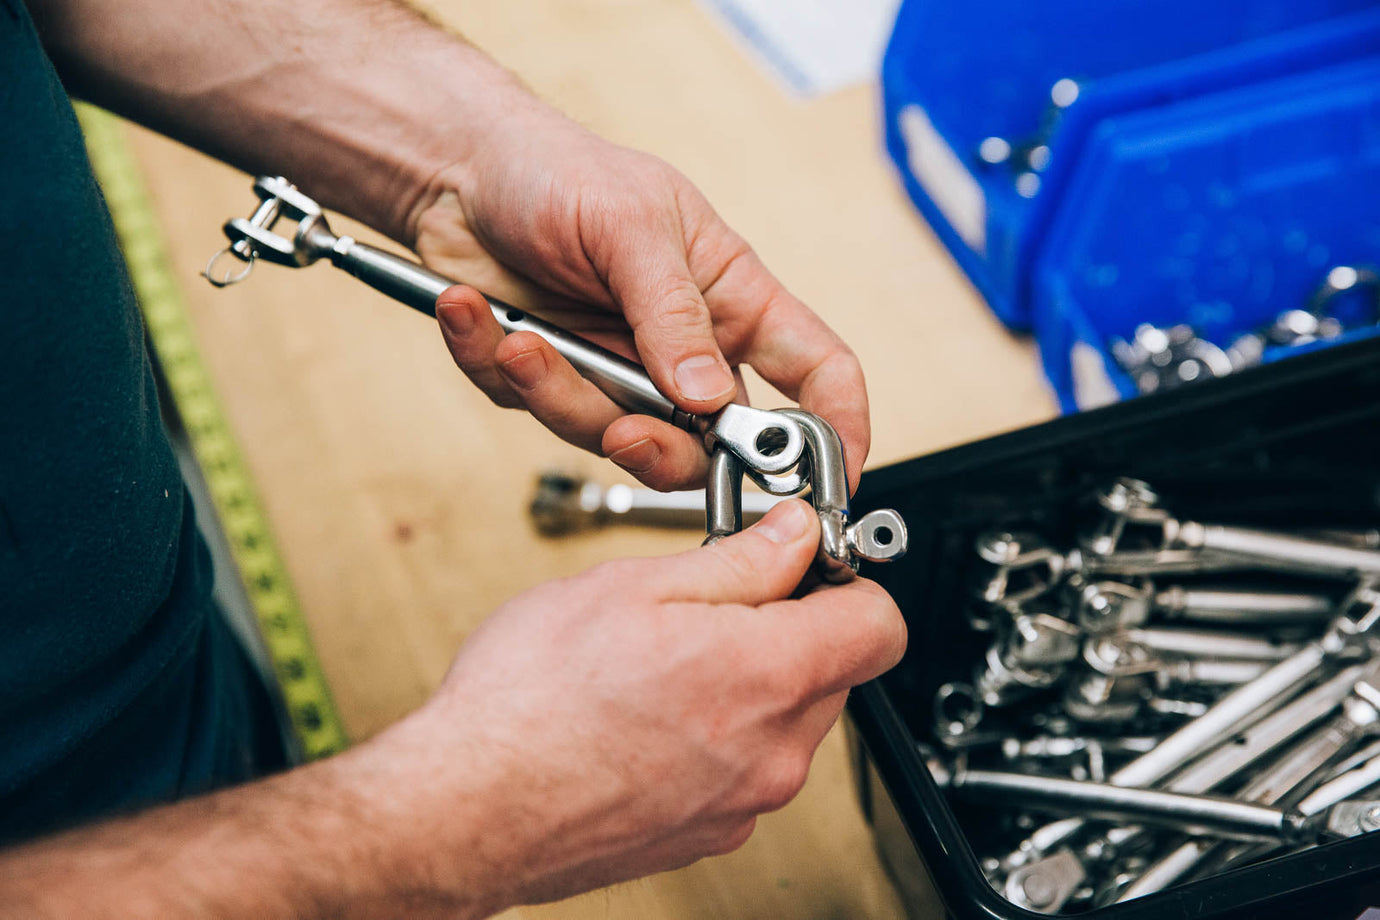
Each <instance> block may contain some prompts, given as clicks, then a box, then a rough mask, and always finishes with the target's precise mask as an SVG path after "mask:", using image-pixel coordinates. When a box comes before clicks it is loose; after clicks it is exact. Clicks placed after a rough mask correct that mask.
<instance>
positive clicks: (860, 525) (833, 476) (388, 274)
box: [203, 176, 906, 581]
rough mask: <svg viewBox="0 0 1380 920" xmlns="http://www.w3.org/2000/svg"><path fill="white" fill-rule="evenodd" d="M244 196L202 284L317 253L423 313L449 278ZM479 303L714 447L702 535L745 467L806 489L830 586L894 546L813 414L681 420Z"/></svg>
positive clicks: (590, 352) (619, 367) (891, 528)
mask: <svg viewBox="0 0 1380 920" xmlns="http://www.w3.org/2000/svg"><path fill="white" fill-rule="evenodd" d="M254 191H255V193H256V194H257V195H258V197H259V204H258V206H257V207H256V208H255V210H254V212H253V213H252V214H251V215H250V216H249V217H248V218H239V217H237V218H234V219H232V220H230V221H227V222H226V224H225V228H224V229H225V235H226V236H227V237H228V238H229V239H230V245H229V246H228V247H226V248H225V249H224V250H222V251H220V252H218V253H216V255H214V256H213V257H212V258H211V260H210V262H208V263H207V265H206V269H205V271H204V273H203V274H204V275H205V277H206V279H207V280H208V281H210V282H211V283H212V284H215V285H217V286H225V285H227V284H233V283H235V282H237V281H241V280H243V279H244V278H245V277H247V276H248V274H249V270H250V269H251V268H252V267H253V265H254V262H255V261H256V260H260V259H262V260H265V261H268V262H273V263H275V264H278V265H286V266H289V267H293V268H302V267H305V266H307V265H311V264H312V263H314V262H317V261H320V260H321V259H326V260H328V261H330V263H331V264H332V265H334V266H336V267H337V268H341V269H344V270H345V271H347V272H349V273H350V274H351V275H354V276H355V277H356V278H358V279H359V280H361V281H363V282H364V283H366V284H368V285H369V286H370V287H373V288H374V289H376V290H378V291H380V292H382V293H384V294H387V295H388V296H389V297H392V298H393V299H395V300H399V301H401V302H403V303H405V304H407V305H408V306H410V307H412V308H413V309H416V310H419V311H420V312H422V313H425V314H427V315H428V316H435V315H436V299H437V298H438V297H440V295H441V293H442V292H444V291H445V290H446V289H447V288H449V287H452V286H453V285H455V284H457V283H458V282H456V281H453V280H451V279H449V278H446V277H444V276H442V275H439V274H437V273H436V272H433V271H431V270H430V269H428V268H426V267H425V266H423V265H420V264H418V263H416V262H413V261H412V260H410V259H406V258H403V257H401V256H398V255H394V254H392V253H389V252H385V251H384V250H382V249H378V248H376V247H374V246H370V245H368V244H367V243H361V242H359V241H357V240H355V239H354V238H353V237H349V236H338V235H336V234H335V233H333V232H332V231H331V228H330V225H329V224H328V223H327V222H326V217H325V215H324V214H323V213H322V211H321V206H320V205H319V204H317V203H316V202H315V201H314V200H312V199H311V198H309V197H307V196H306V195H304V194H303V193H302V192H300V191H299V190H298V189H297V188H296V187H295V186H293V185H292V183H290V182H288V181H287V180H286V179H284V178H281V177H270V176H260V177H259V178H257V179H256V180H255V181H254ZM282 219H288V220H294V221H296V222H297V227H296V230H295V231H294V232H293V233H292V235H291V236H285V235H283V234H282V233H278V232H275V230H274V227H275V226H276V225H277V223H278V221H279V220H282ZM226 256H230V257H233V258H235V259H237V260H239V261H240V262H243V263H244V266H245V267H244V268H243V269H241V270H239V271H236V272H227V273H224V274H220V273H218V272H217V270H216V266H217V264H218V263H219V262H220V261H221V260H222V259H223V258H224V257H226ZM485 300H487V301H488V304H489V308H490V309H491V310H492V311H493V315H494V318H495V319H496V320H497V321H498V324H499V326H501V327H502V328H503V330H504V331H505V332H508V333H512V332H519V331H522V332H534V333H536V334H537V335H540V336H541V337H542V338H544V339H546V340H547V341H548V342H550V343H551V345H552V347H554V348H555V349H556V351H557V352H559V353H560V354H561V355H562V357H564V358H565V359H566V360H567V361H569V362H570V363H571V365H573V366H574V367H575V369H576V370H577V371H578V372H579V373H580V375H581V376H583V377H585V378H586V379H587V380H589V381H590V382H591V383H593V384H594V385H595V386H597V387H598V388H599V389H600V390H602V391H603V392H604V393H605V394H606V395H607V396H608V397H609V398H610V399H612V400H613V401H614V402H615V403H617V404H618V405H619V406H621V407H622V408H624V409H626V410H628V411H629V412H634V413H638V414H642V415H650V416H652V417H654V418H659V419H662V420H663V421H666V422H670V423H671V424H673V425H675V426H676V427H678V428H681V429H684V430H686V431H689V432H692V433H696V434H698V435H700V436H701V437H702V438H703V439H704V443H705V448H706V450H709V451H711V452H712V453H713V454H714V462H713V472H712V473H711V478H710V487H709V490H708V496H707V499H706V507H707V509H708V511H709V524H710V527H709V531H710V540H711V541H712V540H714V539H716V538H718V537H722V536H724V535H726V534H727V533H731V532H736V531H737V530H738V529H740V528H741V526H742V513H741V478H742V475H743V474H744V473H746V474H747V475H750V476H752V477H753V479H754V480H755V481H757V482H759V483H761V484H762V485H763V487H764V488H766V489H767V490H768V491H769V492H771V493H773V494H776V495H787V494H794V493H795V492H800V491H803V490H804V489H805V488H807V487H808V488H811V489H812V498H813V501H814V506H815V510H816V511H817V512H818V513H819V515H820V520H821V523H822V524H823V527H824V534H823V537H822V540H821V546H820V556H819V559H820V565H821V567H822V569H823V571H824V573H825V577H826V578H828V579H829V580H831V581H845V580H847V579H848V578H851V577H852V576H853V574H854V573H855V572H856V571H857V567H858V559H859V558H862V559H869V560H874V561H885V560H889V559H895V558H897V557H898V556H900V555H902V554H903V553H904V552H905V549H906V529H905V522H904V521H902V520H901V517H900V515H899V514H897V513H896V512H895V511H889V510H884V511H874V512H871V513H870V514H867V515H864V516H863V517H862V518H861V519H859V520H858V521H856V522H854V523H851V524H850V523H849V521H848V487H847V478H846V471H845V468H844V464H843V448H842V444H841V443H840V442H839V438H838V435H837V434H836V433H835V432H834V430H833V429H832V428H831V427H830V426H829V425H828V423H827V422H825V421H824V420H823V419H821V418H819V417H818V416H815V415H812V414H810V413H808V412H802V411H800V410H797V409H782V410H777V411H768V410H764V409H755V408H753V407H751V406H744V405H739V404H737V403H731V404H729V405H727V406H725V407H724V408H722V409H720V410H719V411H718V412H716V413H714V414H713V415H709V416H697V415H692V414H690V413H688V412H684V411H682V410H681V409H678V408H677V407H676V405H675V404H674V403H672V402H671V400H669V399H667V398H666V397H665V396H664V395H662V393H661V392H660V391H659V390H657V388H656V385H655V384H653V383H652V380H651V378H650V377H648V376H647V372H646V370H645V369H644V368H643V367H642V366H641V365H639V364H637V363H635V362H633V361H629V360H628V359H626V358H624V357H622V356H621V355H617V354H615V353H613V352H611V351H609V350H608V349H606V348H602V347H600V346H598V345H595V344H594V343H593V342H590V341H588V340H586V339H583V338H581V337H580V336H578V335H575V334H573V333H570V332H567V331H566V330H564V329H561V328H560V327H558V326H555V325H552V324H551V323H548V322H546V321H544V320H541V319H538V318H536V317H534V316H532V315H530V314H529V313H527V312H525V311H523V310H519V309H518V308H516V307H514V306H512V305H510V304H506V303H504V302H502V301H500V300H495V299H494V298H492V297H488V296H487V295H485ZM730 481H731V485H730V484H729V483H730ZM724 515H727V520H724V519H723V516H724Z"/></svg>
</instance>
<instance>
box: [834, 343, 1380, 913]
mask: <svg viewBox="0 0 1380 920" xmlns="http://www.w3.org/2000/svg"><path fill="white" fill-rule="evenodd" d="M1115 476H1135V477H1138V478H1141V479H1145V480H1147V481H1148V482H1150V483H1152V484H1153V485H1154V487H1155V488H1156V490H1157V491H1159V492H1160V494H1161V495H1162V496H1163V498H1164V500H1165V504H1166V506H1168V507H1169V508H1171V509H1173V508H1189V509H1192V516H1193V517H1194V518H1196V519H1198V520H1211V519H1220V520H1232V521H1239V522H1248V523H1254V524H1259V525H1262V526H1268V525H1270V524H1272V523H1289V524H1291V525H1296V526H1299V525H1302V526H1306V525H1315V526H1341V525H1357V526H1376V525H1378V524H1380V341H1375V340H1372V341H1364V342H1357V343H1354V344H1351V345H1344V346H1339V347H1337V348H1334V349H1330V350H1327V351H1324V352H1318V353H1315V354H1310V355H1302V356H1300V357H1297V358H1293V359H1290V360H1287V361H1283V362H1280V363H1278V364H1275V365H1271V366H1269V367H1264V368H1257V369H1254V370H1249V371H1245V372H1243V373H1240V374H1238V375H1235V376H1232V377H1227V378H1223V379H1221V380H1214V381H1211V382H1207V383H1203V384H1200V385H1196V386H1190V387H1185V388H1182V389H1179V390H1175V391H1172V392H1169V393H1165V394H1162V395H1159V396H1153V397H1146V398H1142V399H1135V400H1131V401H1128V402H1125V403H1121V404H1118V405H1115V406H1109V407H1107V408H1105V409H1100V410H1097V411H1094V412H1087V413H1083V414H1081V415H1074V416H1068V417H1065V418H1061V419H1057V420H1055V421H1053V422H1049V423H1047V424H1044V425H1039V426H1036V427H1033V428H1027V429H1023V430H1020V431H1016V432H1012V433H1010V434H1006V435H1001V436H998V437H995V438H991V439H988V440H984V441H979V442H975V443H972V444H968V445H964V446H962V447H958V448H954V449H952V450H947V451H944V452H942V453H938V454H932V455H930V456H927V457H921V458H918V459H915V460H910V461H906V462H903V463H898V464H895V465H893V466H889V467H885V468H882V469H878V470H875V471H872V472H870V473H868V474H867V475H866V476H864V477H863V485H862V488H861V489H860V490H859V493H858V496H857V498H856V500H855V502H854V507H855V509H856V511H858V512H860V513H861V512H865V511H868V510H871V509H872V508H879V507H891V508H895V509H897V510H898V511H900V513H901V514H902V515H903V516H904V518H905V520H906V522H907V527H908V529H909V531H910V552H909V555H908V556H907V557H906V558H905V559H904V560H902V561H900V562H898V563H893V564H891V565H888V566H880V565H879V566H867V567H866V568H865V569H864V574H865V575H867V576H868V577H871V578H875V579H876V580H877V581H879V582H880V583H881V584H882V585H883V586H884V587H885V588H887V590H888V591H890V592H891V594H892V596H893V597H895V598H896V601H897V603H898V604H899V605H900V607H901V609H902V611H903V612H904V613H905V616H906V619H907V623H908V625H909V628H910V647H909V650H908V651H907V653H906V656H905V658H904V659H903V660H902V662H901V664H900V665H898V666H897V667H896V668H895V669H894V670H893V671H892V672H890V673H889V674H887V675H885V676H883V677H882V678H881V679H880V680H878V681H874V682H872V683H870V684H867V685H865V686H863V687H860V688H858V689H857V691H855V693H854V694H853V697H852V699H851V701H850V704H849V710H850V714H851V716H852V720H853V723H854V725H855V727H856V729H857V735H858V736H859V738H860V743H859V746H858V757H859V767H860V785H859V792H860V795H861V796H862V799H863V805H864V809H865V810H866V811H867V813H868V816H869V819H870V820H871V821H872V823H873V826H874V829H875V830H876V837H877V841H878V845H879V847H880V849H881V851H882V855H883V857H884V858H885V860H886V861H887V863H888V865H889V867H890V868H891V870H892V872H893V874H894V875H895V876H896V877H897V880H898V882H899V884H900V888H901V890H902V892H903V896H905V897H906V899H907V900H908V902H909V903H910V906H911V909H912V911H913V912H914V913H915V915H916V916H917V917H924V918H926V920H932V918H934V917H935V916H936V914H935V906H934V905H933V903H932V902H930V901H928V900H927V887H926V885H924V884H920V885H916V884H915V883H914V882H915V879H916V876H917V873H919V872H921V871H927V873H928V875H929V876H930V878H931V879H932V880H933V884H934V888H935V890H937V892H938V894H939V896H940V897H941V898H942V900H943V903H944V909H946V910H947V912H948V914H949V915H950V916H951V917H953V918H957V920H967V918H1034V917H1040V916H1043V915H1041V914H1035V913H1031V912H1029V911H1026V910H1024V909H1021V908H1018V907H1016V906H1015V905H1013V904H1011V903H1010V902H1009V901H1007V900H1006V899H1004V898H1003V897H1001V896H1000V895H999V894H998V893H997V892H996V891H994V890H993V889H992V888H991V886H989V885H988V883H987V881H986V879H985V878H984V877H983V874H982V872H981V870H980V868H979V867H978V864H977V860H976V858H975V857H974V855H973V851H972V849H971V847H970V844H969V842H968V839H967V838H966V837H965V834H964V830H961V828H965V829H966V830H967V832H968V833H969V834H980V833H981V829H980V828H976V829H975V828H974V827H973V826H971V825H970V823H965V822H962V821H960V820H959V817H960V816H956V815H955V812H954V810H953V809H952V808H951V807H950V806H949V805H948V804H947V803H946V802H945V800H944V798H943V796H942V794H941V793H940V792H939V790H938V789H937V788H936V786H935V785H934V782H933V781H932V779H931V778H930V775H929V773H928V771H927V770H926V768H925V766H924V764H923V762H922V761H921V759H920V756H919V755H918V753H917V752H916V748H915V745H916V743H917V741H920V740H927V739H929V738H931V735H930V706H931V700H932V698H933V696H934V692H935V689H936V688H937V687H938V686H939V685H940V684H942V683H944V682H946V681H950V680H967V679H969V678H970V677H971V675H972V669H973V664H974V662H976V661H977V659H978V658H979V657H980V655H981V653H982V651H983V649H984V647H985V644H986V641H985V639H984V638H983V637H981V636H975V635H974V634H973V633H972V632H971V631H970V629H969V627H968V624H967V621H966V619H965V610H966V607H967V605H968V604H969V603H970V598H969V588H968V584H967V581H966V579H965V577H964V572H965V569H966V567H967V565H968V563H969V560H970V559H971V558H972V546H973V540H974V537H975V536H976V535H977V534H978V533H980V532H981V531H984V530H989V529H992V528H998V527H1008V526H1009V527H1013V528H1014V527H1020V528H1024V529H1036V530H1039V531H1041V532H1042V533H1045V534H1048V535H1050V536H1051V537H1054V538H1056V539H1064V540H1065V541H1068V542H1067V543H1066V545H1072V538H1073V536H1074V534H1075V533H1076V531H1077V528H1078V526H1079V523H1080V520H1081V515H1082V514H1083V513H1085V512H1081V511H1080V498H1081V497H1082V496H1085V495H1087V493H1088V492H1089V491H1091V490H1092V489H1093V488H1094V487H1096V486H1098V485H1101V484H1104V483H1106V482H1107V481H1108V480H1109V479H1111V478H1112V477H1115ZM917 856H918V857H919V860H917ZM921 864H923V867H924V869H923V870H922V868H921ZM1376 905H1380V833H1377V834H1374V835H1368V836H1364V837H1357V838H1353V839H1350V840H1346V841H1341V842H1338V843H1333V844H1328V845H1326V846H1320V847H1316V848H1314V849H1312V850H1309V851H1306V852H1303V853H1299V854H1296V855H1293V856H1289V857H1284V858H1281V859H1276V860H1272V861H1269V862H1265V863H1261V864H1258V865H1254V866H1249V867H1246V868H1243V869H1238V870H1235V871H1232V872H1227V873H1223V874H1221V875H1217V876H1214V877H1212V878H1207V879H1204V880H1202V881H1198V882H1193V883H1190V884H1187V885H1183V886H1180V887H1177V888H1171V889H1169V890H1167V891H1164V892H1160V893H1157V894H1154V895H1150V896H1147V897H1144V898H1139V899H1137V900H1134V901H1129V902H1127V903H1125V904H1119V905H1115V906H1112V907H1107V908H1103V909H1101V910H1097V911H1094V912H1091V913H1081V914H1078V915H1077V916H1080V917H1094V918H1109V920H1110V918H1126V920H1148V918H1155V920H1208V918H1213V920H1228V918H1230V920H1246V918H1267V917H1268V918H1272V917H1297V918H1302V917H1307V918H1310V920H1354V918H1356V917H1357V916H1358V915H1360V914H1361V913H1362V912H1364V911H1365V909H1366V908H1368V907H1371V906H1376Z"/></svg>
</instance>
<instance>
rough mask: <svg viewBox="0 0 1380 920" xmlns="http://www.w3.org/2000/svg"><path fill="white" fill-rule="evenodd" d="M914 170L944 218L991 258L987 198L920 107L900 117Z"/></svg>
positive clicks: (899, 114) (912, 107) (908, 159)
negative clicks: (988, 244) (988, 241)
mask: <svg viewBox="0 0 1380 920" xmlns="http://www.w3.org/2000/svg"><path fill="white" fill-rule="evenodd" d="M896 124H897V127H899V128H900V129H901V137H903V138H905V141H906V159H907V162H908V163H909V164H910V171H911V174H912V175H913V176H915V181H917V182H919V183H920V185H921V187H923V188H924V189H925V194H927V195H929V196H930V200H931V201H933V202H934V205H935V207H937V208H938V209H939V211H940V213H941V214H943V215H944V218H945V219H946V220H947V221H948V222H949V224H950V225H951V226H952V227H953V228H954V231H955V232H956V233H957V234H958V235H959V236H960V237H962V239H963V242H965V243H967V244H968V246H969V247H970V248H971V249H972V250H973V251H974V252H976V253H977V254H978V255H982V256H985V255H987V196H986V195H984V194H983V193H982V186H981V185H978V181H977V180H976V179H974V178H973V174H972V173H970V172H969V171H968V168H967V167H966V166H964V165H963V161H962V160H960V159H959V158H958V154H956V153H954V151H953V148H952V147H950V146H949V144H948V142H947V141H945V140H944V138H943V136H942V135H941V134H940V133H939V131H938V130H937V129H936V128H935V126H934V123H933V122H931V121H930V116H929V115H928V114H926V112H925V110H924V109H922V108H921V107H920V106H918V105H914V104H912V105H908V106H906V107H905V108H903V109H901V111H900V112H899V113H898V114H897V116H896Z"/></svg>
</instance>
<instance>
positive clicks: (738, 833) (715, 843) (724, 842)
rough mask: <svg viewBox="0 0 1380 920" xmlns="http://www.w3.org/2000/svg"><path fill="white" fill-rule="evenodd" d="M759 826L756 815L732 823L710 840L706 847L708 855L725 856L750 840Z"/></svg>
mask: <svg viewBox="0 0 1380 920" xmlns="http://www.w3.org/2000/svg"><path fill="white" fill-rule="evenodd" d="M756 827H757V819H756V818H755V817H752V818H748V819H747V820H745V821H740V822H738V823H736V824H733V825H731V826H730V827H728V828H726V829H725V830H724V831H723V832H721V833H720V834H719V835H718V836H717V837H716V838H715V839H713V840H711V841H710V842H709V845H708V846H707V847H706V848H705V855H706V856H725V855H727V854H729V853H732V852H733V851H734V850H737V849H738V848H739V847H741V846H742V845H743V844H745V843H747V842H748V838H749V837H751V836H752V832H753V830H754V829H755V828H756Z"/></svg>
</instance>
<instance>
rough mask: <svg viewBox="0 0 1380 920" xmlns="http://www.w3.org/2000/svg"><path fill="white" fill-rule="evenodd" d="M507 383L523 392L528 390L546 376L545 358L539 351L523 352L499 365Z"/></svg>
mask: <svg viewBox="0 0 1380 920" xmlns="http://www.w3.org/2000/svg"><path fill="white" fill-rule="evenodd" d="M499 370H501V371H502V372H503V376H504V377H506V378H507V379H508V382H509V383H511V384H513V385H514V386H516V387H518V388H519V389H523V390H530V389H532V387H534V386H536V385H537V384H539V383H541V381H542V378H543V377H545V376H546V358H544V357H543V356H542V353H541V350H540V349H534V350H532V351H524V352H523V353H522V354H520V355H518V356H517V357H515V358H509V359H508V360H507V361H504V362H503V363H502V364H500V365H499Z"/></svg>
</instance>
